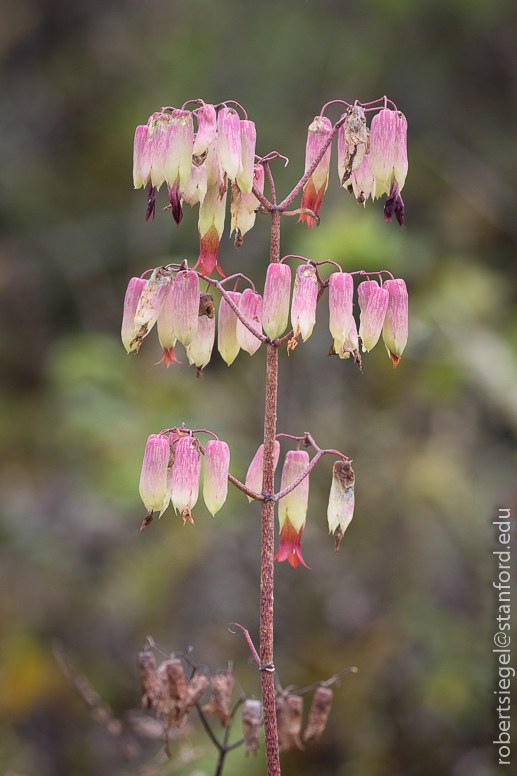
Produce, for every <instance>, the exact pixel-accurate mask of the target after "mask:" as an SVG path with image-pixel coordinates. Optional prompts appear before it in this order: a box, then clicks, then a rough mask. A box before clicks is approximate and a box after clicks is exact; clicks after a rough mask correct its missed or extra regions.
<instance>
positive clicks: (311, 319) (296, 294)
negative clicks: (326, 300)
mask: <svg viewBox="0 0 517 776" xmlns="http://www.w3.org/2000/svg"><path fill="white" fill-rule="evenodd" d="M317 302H318V278H317V275H316V270H315V268H314V267H313V266H312V264H302V265H301V266H300V267H298V268H297V270H296V275H295V279H294V289H293V301H292V305H291V324H292V327H293V336H294V337H298V335H299V334H301V335H302V339H303V341H304V342H305V341H306V340H307V339H308V338H309V337H310V336H311V334H312V330H313V328H314V324H315V323H316V305H317Z"/></svg>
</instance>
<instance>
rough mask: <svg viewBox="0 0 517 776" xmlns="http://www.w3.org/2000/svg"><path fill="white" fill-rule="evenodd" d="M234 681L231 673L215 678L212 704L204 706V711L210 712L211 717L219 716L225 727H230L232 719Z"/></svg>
mask: <svg viewBox="0 0 517 776" xmlns="http://www.w3.org/2000/svg"><path fill="white" fill-rule="evenodd" d="M234 681H235V680H234V678H233V674H232V673H231V671H224V672H223V673H222V674H217V676H213V677H212V681H211V685H212V697H211V698H210V703H207V704H206V706H203V711H206V712H208V714H209V715H210V716H211V717H213V716H214V714H217V716H218V717H219V719H220V720H221V725H223V726H224V727H228V725H229V724H230V722H231V719H232V715H231V712H230V703H231V699H232V689H233V685H234Z"/></svg>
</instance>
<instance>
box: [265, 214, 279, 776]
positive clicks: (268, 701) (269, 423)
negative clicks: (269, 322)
mask: <svg viewBox="0 0 517 776" xmlns="http://www.w3.org/2000/svg"><path fill="white" fill-rule="evenodd" d="M270 260H271V262H272V263H277V262H279V261H280V213H278V212H273V213H271V254H270ZM277 386H278V348H277V347H275V346H274V345H267V370H266V406H265V414H264V478H263V481H262V486H263V489H264V493H265V494H266V495H271V496H272V495H273V494H274V492H275V487H274V468H273V463H274V454H275V434H276V404H277ZM274 554H275V503H274V501H267V500H266V501H264V502H263V503H262V544H261V572H260V662H261V665H262V666H266V665H268V664H269V663H271V664H272V663H273V599H274V593H273V585H274V572H273V557H274ZM262 704H263V707H264V730H265V737H266V760H267V774H268V776H278V775H279V774H280V759H279V755H278V734H277V729H276V712H275V681H274V673H273V671H267V670H262Z"/></svg>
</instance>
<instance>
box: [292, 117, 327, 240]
mask: <svg viewBox="0 0 517 776" xmlns="http://www.w3.org/2000/svg"><path fill="white" fill-rule="evenodd" d="M331 131H332V124H331V122H330V120H329V119H327V118H326V117H324V116H316V117H315V119H314V121H313V122H312V124H311V125H310V127H309V134H308V137H307V146H306V149H305V172H307V170H308V169H309V168H310V167H311V166H312V164H313V162H314V161H315V160H316V157H317V156H318V154H319V153H320V151H321V149H322V147H323V146H324V145H325V142H326V141H327V138H328V136H329V134H330V132H331ZM330 152H331V145H329V147H328V148H327V150H326V151H325V153H324V154H323V157H322V159H321V161H320V163H319V164H318V166H317V167H316V169H315V170H314V172H313V173H312V175H311V177H310V178H309V180H308V181H307V183H306V184H305V186H304V187H303V196H302V208H309V209H310V210H313V211H314V212H315V213H316V214H318V213H319V210H320V207H321V202H322V199H323V195H324V194H325V192H326V190H327V186H328V180H329V166H330ZM298 220H299V221H302V222H303V221H307V226H308V227H313V226H314V224H315V223H316V220H315V219H314V218H313V217H312V216H310V215H307V214H302V215H300V218H299V219H298Z"/></svg>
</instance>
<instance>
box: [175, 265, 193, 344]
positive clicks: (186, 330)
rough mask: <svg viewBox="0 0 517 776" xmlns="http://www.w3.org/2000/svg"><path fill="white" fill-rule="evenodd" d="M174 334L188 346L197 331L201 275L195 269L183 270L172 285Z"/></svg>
mask: <svg viewBox="0 0 517 776" xmlns="http://www.w3.org/2000/svg"><path fill="white" fill-rule="evenodd" d="M171 293H172V300H171V303H172V305H173V308H174V336H175V337H176V339H179V341H180V342H181V343H182V344H183V345H185V347H187V345H190V343H191V342H192V340H193V339H194V336H195V334H196V331H197V326H198V314H199V277H198V275H197V272H194V270H181V271H180V272H178V274H177V275H176V280H175V281H174V284H173V286H172V292H171Z"/></svg>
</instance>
